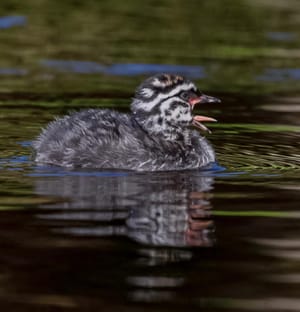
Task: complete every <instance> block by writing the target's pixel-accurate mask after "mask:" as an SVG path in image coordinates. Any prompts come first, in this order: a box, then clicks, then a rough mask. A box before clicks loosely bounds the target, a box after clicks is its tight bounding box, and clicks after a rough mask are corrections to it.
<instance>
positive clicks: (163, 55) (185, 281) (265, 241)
mask: <svg viewBox="0 0 300 312" xmlns="http://www.w3.org/2000/svg"><path fill="white" fill-rule="evenodd" d="M299 17H300V3H299V1H296V0H286V1H282V0H273V1H269V0H261V1H259V0H255V1H247V0H239V1H238V0H225V1H223V0H222V1H221V0H215V1H181V0H176V1H169V0H165V1H150V0H149V1H137V0H133V1H120V0H112V1H93V0H87V1H77V0H65V1H60V2H57V1H50V0H45V1H38V0H28V1H23V2H20V1H16V0H9V1H8V0H2V1H1V4H0V80H1V84H0V185H1V188H0V264H1V266H0V309H1V311H14V312H15V311H16V312H18V311H22V312H23V311H100V310H103V311H141V310H147V311H171V310H174V311H182V310H185V311H187V310H189V311H198V310H199V311H200V310H203V311H204V310H205V311H219V310H220V311H221V310H224V311H300V299H299V298H300V240H299V236H300V230H299V220H300V210H299V199H300V192H299V191H300V143H299V142H300V92H299V90H300V58H299V56H300V44H299V40H300V31H299V29H300V27H299V24H300V18H299ZM157 72H170V73H180V74H183V75H185V76H187V77H189V78H191V79H193V80H194V81H195V82H196V84H197V85H198V86H199V88H200V89H202V90H203V91H205V92H206V93H207V94H211V95H214V96H217V97H219V98H221V99H222V103H221V104H217V105H206V106H202V107H201V113H202V112H203V114H205V115H207V116H212V117H214V118H216V119H217V120H218V123H215V124H210V125H209V127H210V129H211V130H212V134H210V135H208V139H209V140H210V141H211V143H212V144H213V146H214V148H215V151H216V154H217V159H218V162H217V163H215V164H212V165H211V166H210V167H208V168H205V169H204V170H191V171H180V172H160V173H135V172H130V171H118V170H106V171H101V170H99V171H95V170H67V169H64V168H57V167H55V168H53V167H49V166H37V165H36V164H35V163H34V162H33V161H32V159H31V154H32V150H31V141H32V140H33V138H35V137H36V136H37V135H38V133H39V132H40V129H41V128H42V127H44V126H45V125H46V124H47V123H48V122H49V121H50V120H52V119H53V118H54V116H59V115H63V114H65V113H67V112H68V111H70V110H71V111H72V110H78V109H80V108H87V107H99V108H104V107H105V108H114V109H118V110H122V111H127V110H128V108H129V103H130V99H131V97H132V95H133V92H134V89H135V87H136V86H137V84H139V83H140V82H141V81H142V80H143V79H144V78H145V77H147V76H149V75H152V74H154V73H157Z"/></svg>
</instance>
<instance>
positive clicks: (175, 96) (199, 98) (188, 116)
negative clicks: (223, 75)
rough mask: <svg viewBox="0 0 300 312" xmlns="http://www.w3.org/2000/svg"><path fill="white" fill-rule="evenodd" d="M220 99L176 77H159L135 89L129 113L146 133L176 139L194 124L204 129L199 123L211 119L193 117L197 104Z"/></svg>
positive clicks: (151, 78) (162, 75) (160, 75)
mask: <svg viewBox="0 0 300 312" xmlns="http://www.w3.org/2000/svg"><path fill="white" fill-rule="evenodd" d="M213 102H220V100H218V99H216V98H213V97H211V96H207V95H204V94H203V93H202V92H200V91H199V90H198V89H197V87H196V86H195V84H194V83H193V82H191V81H189V80H187V79H184V78H183V77H181V76H178V75H169V74H159V75H155V76H153V77H150V78H148V79H146V80H145V81H144V82H143V83H142V84H141V85H140V86H139V87H138V88H137V90H136V93H135V96H134V99H133V102H132V104H131V110H132V112H133V114H134V115H135V118H136V120H137V121H138V122H139V124H140V125H141V126H142V127H143V128H144V129H145V130H146V131H148V132H149V133H150V134H160V135H162V136H164V137H165V138H167V139H176V138H177V137H178V135H177V134H180V133H181V132H182V130H183V129H184V128H187V127H189V126H191V125H194V126H196V127H198V128H200V129H202V130H208V129H207V128H206V127H205V126H204V125H202V123H201V121H215V120H214V119H213V118H209V117H204V116H193V115H192V111H193V108H194V106H195V105H196V104H198V103H213Z"/></svg>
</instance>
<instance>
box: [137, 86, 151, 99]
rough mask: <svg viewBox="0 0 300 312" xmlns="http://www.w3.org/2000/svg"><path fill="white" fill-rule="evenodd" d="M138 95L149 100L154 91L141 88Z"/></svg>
mask: <svg viewBox="0 0 300 312" xmlns="http://www.w3.org/2000/svg"><path fill="white" fill-rule="evenodd" d="M140 93H141V94H142V95H143V96H145V97H147V98H150V97H151V96H152V95H153V94H154V91H153V90H152V89H150V88H143V89H141V90H140Z"/></svg>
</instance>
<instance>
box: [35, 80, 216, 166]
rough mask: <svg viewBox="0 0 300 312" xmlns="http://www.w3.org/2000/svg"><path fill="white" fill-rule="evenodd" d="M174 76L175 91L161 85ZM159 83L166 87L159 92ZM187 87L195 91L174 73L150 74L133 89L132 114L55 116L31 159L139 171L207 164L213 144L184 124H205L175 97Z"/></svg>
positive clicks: (93, 111) (102, 111)
mask: <svg viewBox="0 0 300 312" xmlns="http://www.w3.org/2000/svg"><path fill="white" fill-rule="evenodd" d="M168 79H169V80H168ZM174 80H176V81H177V82H178V83H177V84H174V86H175V89H176V88H177V90H175V91H174V86H173V88H170V90H168V89H165V88H166V87H168V85H167V84H171V83H172V82H174ZM163 87H164V89H165V90H167V92H162V91H163V90H162V89H163ZM169 87H171V86H169ZM190 87H191V88H192V90H194V91H193V92H196V91H195V90H196V89H194V88H195V86H194V85H193V84H192V83H191V82H189V81H185V80H183V78H181V77H179V76H170V75H160V76H154V77H151V78H149V79H148V80H146V81H145V82H144V84H142V85H141V86H140V87H139V88H138V89H137V92H136V96H135V99H134V101H133V103H132V105H131V109H132V113H131V114H125V113H120V112H117V111H114V110H108V109H87V110H82V111H79V112H75V113H72V114H70V115H67V116H64V117H62V118H58V119H56V120H55V121H53V122H51V123H50V124H49V125H48V126H47V127H46V128H45V129H44V130H43V132H42V133H41V135H40V136H39V137H38V138H37V140H35V141H34V142H33V147H34V149H35V151H36V156H35V160H36V161H37V162H39V163H47V164H52V165H58V166H63V167H69V168H70V167H71V168H72V167H83V168H115V169H129V170H139V171H156V170H180V169H192V168H200V167H203V166H206V165H207V164H209V163H211V162H214V161H215V154H214V151H213V148H212V147H211V145H210V144H209V143H208V141H207V140H206V139H205V138H204V137H203V136H201V135H200V134H199V132H198V131H196V130H194V129H191V128H190V127H189V126H190V125H191V124H194V125H196V126H197V125H198V126H199V127H204V126H203V125H201V124H200V123H199V122H197V121H196V117H201V118H202V116H195V117H193V116H192V115H191V110H192V108H193V105H192V107H191V108H190V105H191V104H186V103H185V101H183V100H182V99H180V98H179V97H178V93H182V92H185V93H186V92H188V91H189V90H190ZM155 88H156V89H155ZM181 89H183V90H186V91H182V90H181ZM155 92H156V93H157V94H155ZM172 92H173V93H172ZM201 96H202V97H204V95H201V94H200V95H198V97H199V98H200V97H201ZM174 97H175V100H174V99H173V98H174ZM205 97H206V98H211V99H214V98H212V97H207V96H205ZM194 99H195V97H194ZM203 118H204V117H203ZM205 118H206V117H205ZM207 120H209V118H207Z"/></svg>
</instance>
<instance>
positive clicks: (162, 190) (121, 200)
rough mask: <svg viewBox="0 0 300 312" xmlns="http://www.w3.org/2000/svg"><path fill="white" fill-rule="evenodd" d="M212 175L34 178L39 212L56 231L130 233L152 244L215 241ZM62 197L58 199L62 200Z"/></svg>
mask: <svg viewBox="0 0 300 312" xmlns="http://www.w3.org/2000/svg"><path fill="white" fill-rule="evenodd" d="M212 184H213V178H212V177H208V176H201V175H198V174H194V175H191V174H190V172H185V171H183V172H180V173H179V172H168V173H165V174H164V173H163V174H162V173H159V174H156V173H151V174H138V175H128V176H113V177H111V176H107V177H105V176H85V175H78V176H76V175H75V176H73V175H70V176H57V177H53V176H51V177H40V178H38V179H36V180H35V192H36V194H38V195H42V196H47V198H48V199H49V198H51V197H53V200H54V203H52V204H42V205H40V208H41V210H40V211H39V217H40V218H41V219H44V220H45V221H46V220H47V221H48V222H49V225H50V226H51V227H53V230H54V231H56V232H60V233H64V234H70V235H78V236H96V237H103V236H127V237H129V238H131V239H132V240H134V241H136V242H139V243H141V244H143V245H148V246H172V247H185V246H205V247H208V246H212V245H213V244H214V224H213V220H212V216H211V206H210V201H209V198H210V191H211V189H212ZM57 200H58V201H57Z"/></svg>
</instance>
